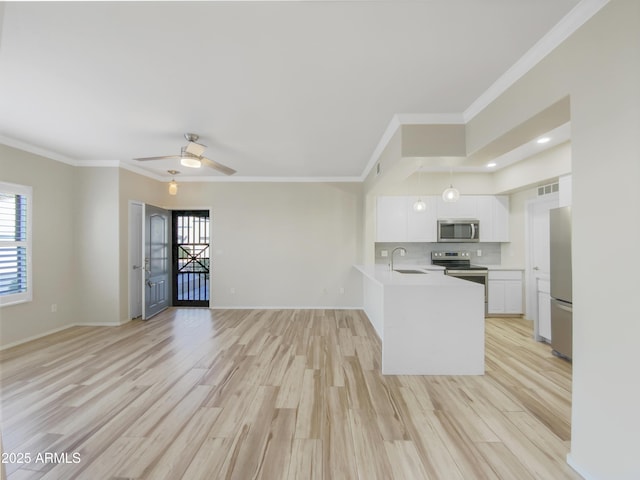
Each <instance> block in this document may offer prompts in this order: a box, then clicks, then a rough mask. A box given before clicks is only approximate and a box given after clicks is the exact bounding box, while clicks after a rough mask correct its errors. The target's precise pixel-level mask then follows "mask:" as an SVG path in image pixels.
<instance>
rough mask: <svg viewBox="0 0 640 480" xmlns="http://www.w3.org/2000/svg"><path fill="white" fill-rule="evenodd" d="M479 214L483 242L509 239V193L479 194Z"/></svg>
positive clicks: (477, 200)
mask: <svg viewBox="0 0 640 480" xmlns="http://www.w3.org/2000/svg"><path fill="white" fill-rule="evenodd" d="M471 198H476V206H477V215H476V217H475V218H477V219H478V220H480V241H481V242H508V241H509V197H508V196H507V195H496V196H493V195H478V196H476V197H471Z"/></svg>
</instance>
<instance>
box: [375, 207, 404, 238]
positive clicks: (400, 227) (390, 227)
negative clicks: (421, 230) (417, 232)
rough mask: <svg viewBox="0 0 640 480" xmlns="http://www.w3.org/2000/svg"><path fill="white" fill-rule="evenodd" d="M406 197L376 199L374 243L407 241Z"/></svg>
mask: <svg viewBox="0 0 640 480" xmlns="http://www.w3.org/2000/svg"><path fill="white" fill-rule="evenodd" d="M407 213H408V212H407V197H378V199H377V202H376V241H377V242H406V241H407Z"/></svg>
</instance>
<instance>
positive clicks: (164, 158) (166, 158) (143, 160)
mask: <svg viewBox="0 0 640 480" xmlns="http://www.w3.org/2000/svg"><path fill="white" fill-rule="evenodd" d="M172 158H181V157H180V155H167V156H165V157H145V158H134V160H137V161H139V162H146V161H148V160H168V159H172Z"/></svg>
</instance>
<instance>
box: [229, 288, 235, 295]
mask: <svg viewBox="0 0 640 480" xmlns="http://www.w3.org/2000/svg"><path fill="white" fill-rule="evenodd" d="M230 292H231V295H235V293H236V289H235V288H233V287H231V290H230Z"/></svg>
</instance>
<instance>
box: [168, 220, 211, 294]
mask: <svg viewBox="0 0 640 480" xmlns="http://www.w3.org/2000/svg"><path fill="white" fill-rule="evenodd" d="M172 214H173V305H179V306H189V307H208V306H209V267H210V248H209V247H210V246H209V240H210V234H209V211H208V210H187V211H184V210H183V211H173V212H172Z"/></svg>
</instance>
